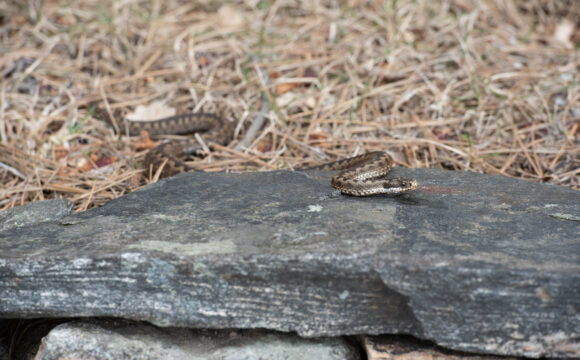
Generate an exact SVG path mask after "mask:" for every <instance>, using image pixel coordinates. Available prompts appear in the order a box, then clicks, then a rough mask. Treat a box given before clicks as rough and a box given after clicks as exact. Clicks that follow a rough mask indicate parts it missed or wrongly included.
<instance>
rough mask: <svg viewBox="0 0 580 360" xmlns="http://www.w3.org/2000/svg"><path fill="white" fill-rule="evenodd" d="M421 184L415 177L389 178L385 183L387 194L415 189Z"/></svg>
mask: <svg viewBox="0 0 580 360" xmlns="http://www.w3.org/2000/svg"><path fill="white" fill-rule="evenodd" d="M418 186H419V184H418V183H417V180H414V179H402V178H397V179H388V180H387V181H385V182H384V183H383V188H384V192H385V193H386V194H401V193H404V192H407V191H411V190H415V189H416V188H417V187H418Z"/></svg>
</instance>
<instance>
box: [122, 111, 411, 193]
mask: <svg viewBox="0 0 580 360" xmlns="http://www.w3.org/2000/svg"><path fill="white" fill-rule="evenodd" d="M124 123H125V127H126V128H127V129H128V133H129V135H138V134H140V133H141V132H142V131H147V132H148V133H149V135H151V136H159V135H167V134H187V133H194V132H199V133H202V132H203V135H202V139H203V140H204V142H205V143H207V144H208V145H209V146H210V148H211V146H212V145H213V144H216V143H217V144H220V145H227V144H228V143H229V142H230V141H231V140H232V137H233V132H234V126H233V124H232V123H231V122H230V121H228V120H226V119H224V118H223V117H221V116H219V115H216V114H212V113H192V114H182V115H177V116H171V117H167V118H163V119H159V120H155V121H128V120H126V121H124ZM201 149H202V148H201V145H199V143H198V142H197V141H196V140H195V139H192V138H185V139H182V140H169V141H165V142H162V143H161V144H160V145H158V146H157V147H155V148H153V149H151V150H150V151H149V153H148V154H147V156H146V158H145V165H146V166H147V167H149V166H152V167H153V168H157V167H159V166H161V165H162V164H165V166H164V168H163V172H162V174H161V175H162V176H171V175H175V174H177V173H180V172H184V171H192V170H193V168H191V167H190V166H188V165H186V164H185V163H183V161H181V160H180V159H179V157H181V156H182V155H184V154H195V153H196V152H198V151H200V150H201ZM392 166H393V160H392V158H391V157H390V156H389V155H388V154H387V153H385V152H382V151H374V152H370V153H365V154H362V155H359V156H355V157H352V158H348V159H343V160H338V161H334V162H329V163H326V164H322V165H318V166H314V167H309V168H301V169H297V170H313V169H316V170H341V171H339V172H338V173H337V174H335V175H334V176H333V178H332V182H331V185H332V186H333V187H335V188H336V189H338V190H340V191H341V192H342V193H343V194H348V195H354V196H369V195H374V194H400V193H404V192H407V191H411V190H414V189H416V188H417V186H418V185H417V181H416V180H414V179H402V178H397V179H386V178H384V176H385V175H386V174H387V173H388V172H389V171H390V170H391V168H392Z"/></svg>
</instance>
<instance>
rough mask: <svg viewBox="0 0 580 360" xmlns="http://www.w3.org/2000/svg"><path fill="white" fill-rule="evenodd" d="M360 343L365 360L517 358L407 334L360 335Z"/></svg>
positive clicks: (497, 359)
mask: <svg viewBox="0 0 580 360" xmlns="http://www.w3.org/2000/svg"><path fill="white" fill-rule="evenodd" d="M361 344H362V346H363V348H364V350H365V353H366V356H367V360H434V359H436V360H517V359H516V358H514V357H505V356H496V355H474V354H469V353H462V352H458V351H453V350H447V349H443V348H440V347H438V346H435V345H433V344H430V343H429V342H426V341H418V340H417V339H414V338H411V337H409V336H393V335H381V336H361Z"/></svg>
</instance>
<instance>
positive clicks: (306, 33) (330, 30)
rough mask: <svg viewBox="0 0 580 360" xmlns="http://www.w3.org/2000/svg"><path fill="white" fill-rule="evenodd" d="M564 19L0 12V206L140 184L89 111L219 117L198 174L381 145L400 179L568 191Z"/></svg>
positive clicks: (403, 8) (552, 11)
mask: <svg viewBox="0 0 580 360" xmlns="http://www.w3.org/2000/svg"><path fill="white" fill-rule="evenodd" d="M67 3H68V4H67ZM566 18H568V19H572V20H573V19H576V20H577V19H580V2H577V1H574V0H571V1H562V2H551V1H542V0H536V1H513V2H512V1H505V2H503V1H491V0H490V1H477V0H448V1H429V0H417V1H380V0H376V1H370V2H363V1H357V0H350V1H314V2H309V1H304V2H297V1H291V0H287V1H286V0H282V1H274V0H272V1H259V0H247V1H245V2H231V3H229V4H228V5H221V3H220V2H216V1H212V0H206V1H197V2H191V1H185V0H183V1H177V0H168V1H161V0H153V1H142V0H127V1H108V0H105V1H103V0H101V1H94V0H78V1H74V2H73V1H70V2H58V1H55V0H46V1H44V2H42V1H40V0H38V1H34V0H29V1H26V2H24V1H11V2H9V3H5V2H3V3H1V4H0V22H1V23H0V36H1V40H0V41H1V46H2V52H1V53H2V55H1V58H0V79H1V80H0V81H1V88H0V104H1V106H0V183H1V189H0V209H7V208H10V207H13V206H16V205H21V204H25V203H28V202H31V201H35V200H42V199H48V198H54V197H66V198H68V199H71V200H73V201H74V202H75V206H76V210H79V211H80V210H85V209H88V208H92V207H95V206H100V205H102V204H103V203H104V202H106V201H108V200H110V199H113V198H116V197H118V196H120V195H123V194H124V193H126V192H128V191H132V190H133V189H136V188H139V187H142V186H144V185H146V184H148V183H150V182H153V181H156V177H155V175H154V174H149V173H148V172H147V171H146V170H143V169H142V166H141V160H142V159H143V155H144V153H145V152H146V148H147V147H148V145H147V144H148V142H147V141H145V140H146V139H143V138H142V137H141V138H140V137H134V138H128V137H125V136H120V135H118V133H116V132H115V130H114V128H113V127H111V126H110V125H108V124H107V123H106V122H104V121H102V120H101V119H97V118H95V117H94V116H92V114H93V111H94V106H93V104H95V102H96V103H98V104H100V105H99V106H101V107H103V108H105V109H107V110H108V111H109V114H111V115H114V114H115V110H116V109H123V110H128V111H131V110H133V109H134V108H135V107H136V106H137V105H147V104H150V103H152V102H154V101H163V102H165V103H166V104H167V105H168V106H170V107H172V108H175V109H177V110H178V112H182V111H192V110H195V109H198V108H200V107H202V106H205V105H207V104H221V105H223V106H226V107H227V108H228V109H229V110H230V112H231V113H232V114H233V118H234V120H235V121H236V122H237V123H238V128H237V132H236V138H235V140H234V141H233V142H232V144H230V145H229V146H228V147H217V148H216V149H215V150H214V151H213V152H212V153H211V154H209V156H207V157H205V158H203V159H201V158H198V159H195V160H194V161H195V162H194V164H196V167H198V168H200V169H204V170H206V171H224V170H227V171H254V170H259V171H262V170H263V171H268V170H274V169H288V168H290V169H291V168H293V167H295V166H298V165H302V164H305V163H307V162H310V163H314V162H321V161H326V160H332V159H336V158H342V157H347V156H351V155H354V154H357V153H361V152H364V151H371V150H378V149H382V150H384V149H387V151H388V152H390V154H391V155H393V157H394V158H395V160H396V162H397V163H399V164H400V165H404V166H411V167H443V168H447V169H453V170H470V171H478V172H484V173H489V174H500V175H505V176H511V177H515V178H523V179H528V180H532V181H539V182H550V183H554V184H559V185H564V186H568V187H571V188H575V189H578V188H580V180H579V179H580V146H579V144H578V137H579V134H580V130H579V126H580V101H579V97H580V77H579V74H580V71H579V70H580V57H579V52H578V48H579V47H578V42H579V38H580V32H579V31H578V27H577V26H578V25H579V24H574V23H567V22H566V21H565V20H566ZM568 25H569V26H570V27H569V28H570V29H571V30H572V33H571V34H569V33H566V31H565V30H566V29H567V28H566V26H568ZM554 34H558V35H557V36H555V35H554ZM260 120H263V125H262V126H258V127H257V128H256V126H254V128H252V127H251V125H252V124H255V123H256V122H257V121H260Z"/></svg>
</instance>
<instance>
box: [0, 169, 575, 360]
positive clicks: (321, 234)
mask: <svg viewBox="0 0 580 360" xmlns="http://www.w3.org/2000/svg"><path fill="white" fill-rule="evenodd" d="M393 173H394V176H405V177H415V178H417V179H418V181H419V184H420V188H419V189H418V190H417V191H415V192H412V193H409V194H405V195H402V196H398V197H388V196H375V197H370V198H357V197H350V196H343V195H340V194H338V193H337V192H336V191H335V190H333V189H332V188H330V186H329V179H330V176H331V174H330V173H324V172H309V173H299V172H294V173H292V172H269V173H244V174H225V173H193V174H182V175H180V176H177V177H174V178H171V179H167V180H166V181H162V182H159V183H157V184H155V185H153V186H150V187H148V188H146V189H144V190H142V191H138V192H134V193H131V194H129V195H126V196H123V197H121V198H119V199H116V200H113V201H110V202H109V203H107V204H106V205H105V206H104V207H102V208H99V209H94V210H90V211H86V212H84V213H78V214H73V215H70V216H65V217H63V218H61V219H60V220H56V221H52V222H44V223H40V224H36V225H30V226H27V227H19V228H12V229H8V230H5V231H3V232H0V317H6V318H25V317H28V318H30V317H73V316H111V317H119V318H126V319H135V320H146V321H150V322H152V323H154V324H157V325H160V326H180V327H196V328H204V327H205V328H266V329H274V330H280V331H296V332H298V334H300V335H302V336H335V335H348V334H385V333H404V334H412V335H414V336H416V337H419V338H422V339H427V340H432V341H434V342H436V343H437V344H439V345H441V346H445V347H449V348H452V349H457V350H465V351H473V352H485V353H493V354H503V355H520V356H521V355H525V356H530V357H540V356H551V357H578V356H580V342H579V340H578V339H579V338H580V261H579V257H580V235H579V234H580V192H577V191H574V190H571V189H567V188H562V187H557V186H552V185H545V184H536V183H531V182H526V181H518V180H513V179H509V178H505V177H498V176H487V175H481V174H476V173H469V172H449V171H443V170H433V169H395V170H393Z"/></svg>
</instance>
